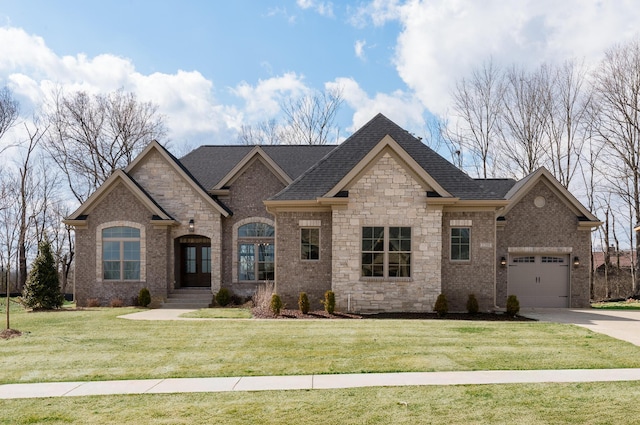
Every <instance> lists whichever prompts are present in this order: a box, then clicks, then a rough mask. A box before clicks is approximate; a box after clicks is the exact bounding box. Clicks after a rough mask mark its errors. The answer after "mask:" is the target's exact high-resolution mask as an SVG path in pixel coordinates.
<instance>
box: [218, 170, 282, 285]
mask: <svg viewBox="0 0 640 425" xmlns="http://www.w3.org/2000/svg"><path fill="white" fill-rule="evenodd" d="M284 187H285V186H284V184H283V183H282V181H280V180H279V179H278V178H277V177H276V176H275V175H274V174H273V172H271V170H270V169H269V168H268V167H267V166H266V165H265V164H264V163H263V162H262V160H256V161H254V162H252V163H251V164H250V165H249V166H248V167H247V168H246V169H245V170H244V171H243V173H242V174H240V175H239V176H238V177H237V178H236V179H235V180H234V181H233V182H232V183H231V185H230V187H229V195H228V196H225V197H221V198H220V200H221V201H222V202H224V204H225V205H226V206H228V207H229V209H231V211H233V215H232V216H229V217H225V218H223V219H222V286H224V287H227V288H229V289H231V291H233V292H234V293H235V294H238V295H241V296H245V297H249V296H252V295H253V293H254V292H255V290H256V287H257V285H258V282H238V281H237V262H235V263H234V257H237V252H236V251H237V249H238V248H237V246H238V244H237V234H236V232H235V231H234V228H236V227H237V224H238V223H240V222H243V223H245V222H247V220H248V221H251V220H249V219H250V218H252V217H259V218H261V219H266V220H268V221H266V222H268V223H270V224H273V216H272V215H271V214H269V213H268V212H267V209H266V208H265V206H264V203H263V201H264V200H265V199H267V198H269V197H271V196H273V195H275V194H276V193H278V192H280V191H281V190H282V189H284ZM255 221H261V222H265V221H264V220H255ZM234 276H235V278H234Z"/></svg>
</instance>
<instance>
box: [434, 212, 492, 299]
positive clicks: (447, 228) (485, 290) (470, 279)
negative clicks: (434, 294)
mask: <svg viewBox="0 0 640 425" xmlns="http://www.w3.org/2000/svg"><path fill="white" fill-rule="evenodd" d="M452 227H469V228H470V229H471V238H470V243H471V253H470V260H469V261H451V259H450V257H451V249H450V246H451V239H450V238H451V236H450V235H451V228H452ZM443 229H444V230H443V232H442V246H443V249H442V293H443V294H445V296H446V297H447V301H448V302H449V310H450V311H466V308H467V299H468V297H469V294H474V295H475V296H476V298H477V300H478V305H479V307H480V311H492V310H494V285H495V213H494V211H478V212H445V213H444V215H443Z"/></svg>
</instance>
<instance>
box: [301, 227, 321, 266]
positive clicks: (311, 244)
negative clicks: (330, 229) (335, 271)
mask: <svg viewBox="0 0 640 425" xmlns="http://www.w3.org/2000/svg"><path fill="white" fill-rule="evenodd" d="M300 259H301V260H319V259H320V229H319V228H317V227H313V228H305V227H303V228H301V229H300Z"/></svg>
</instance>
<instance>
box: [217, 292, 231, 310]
mask: <svg viewBox="0 0 640 425" xmlns="http://www.w3.org/2000/svg"><path fill="white" fill-rule="evenodd" d="M230 302H231V292H230V291H229V290H228V289H227V288H220V290H219V291H218V293H217V294H216V304H218V305H219V306H220V307H225V306H227V305H229V303H230Z"/></svg>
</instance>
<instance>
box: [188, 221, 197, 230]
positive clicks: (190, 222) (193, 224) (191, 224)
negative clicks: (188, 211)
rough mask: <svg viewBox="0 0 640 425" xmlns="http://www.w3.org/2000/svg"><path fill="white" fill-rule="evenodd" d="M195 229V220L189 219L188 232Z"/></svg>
mask: <svg viewBox="0 0 640 425" xmlns="http://www.w3.org/2000/svg"><path fill="white" fill-rule="evenodd" d="M195 229H196V223H195V221H193V219H191V220H189V232H191V233H193V231H194V230H195Z"/></svg>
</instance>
